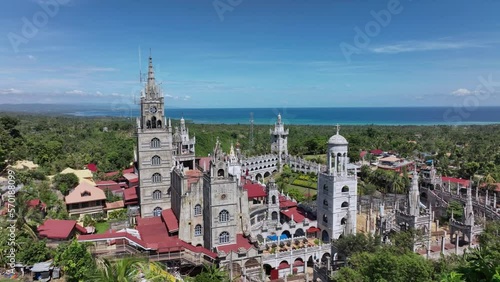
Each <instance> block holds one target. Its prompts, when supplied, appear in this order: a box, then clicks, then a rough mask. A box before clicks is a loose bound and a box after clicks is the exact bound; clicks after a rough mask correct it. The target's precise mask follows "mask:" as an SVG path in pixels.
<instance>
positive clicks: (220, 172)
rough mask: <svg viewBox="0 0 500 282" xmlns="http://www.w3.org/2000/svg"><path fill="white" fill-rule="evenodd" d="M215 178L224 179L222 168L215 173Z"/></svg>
mask: <svg viewBox="0 0 500 282" xmlns="http://www.w3.org/2000/svg"><path fill="white" fill-rule="evenodd" d="M217 176H218V177H224V170H223V169H222V168H221V169H219V170H218V171H217Z"/></svg>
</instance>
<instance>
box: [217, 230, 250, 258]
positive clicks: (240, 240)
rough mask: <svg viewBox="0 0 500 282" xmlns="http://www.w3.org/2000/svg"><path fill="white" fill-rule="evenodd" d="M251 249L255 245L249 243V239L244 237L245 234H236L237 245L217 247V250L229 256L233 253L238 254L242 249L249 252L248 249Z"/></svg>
mask: <svg viewBox="0 0 500 282" xmlns="http://www.w3.org/2000/svg"><path fill="white" fill-rule="evenodd" d="M251 247H253V245H252V244H251V243H250V242H249V241H248V239H247V238H245V237H244V236H243V234H236V244H231V245H225V246H219V247H217V250H219V251H223V252H225V253H226V254H228V253H229V252H231V251H233V252H238V250H239V249H240V248H243V249H245V250H246V251H248V249H250V248H251Z"/></svg>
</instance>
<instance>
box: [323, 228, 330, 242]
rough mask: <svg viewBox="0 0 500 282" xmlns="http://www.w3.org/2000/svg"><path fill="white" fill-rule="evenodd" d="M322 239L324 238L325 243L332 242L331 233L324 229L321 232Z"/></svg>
mask: <svg viewBox="0 0 500 282" xmlns="http://www.w3.org/2000/svg"><path fill="white" fill-rule="evenodd" d="M321 240H323V242H325V243H328V242H330V235H329V234H328V231H326V230H323V232H322V233H321Z"/></svg>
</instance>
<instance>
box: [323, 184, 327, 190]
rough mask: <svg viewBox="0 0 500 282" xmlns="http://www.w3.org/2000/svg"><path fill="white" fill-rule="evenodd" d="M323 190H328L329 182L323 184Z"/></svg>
mask: <svg viewBox="0 0 500 282" xmlns="http://www.w3.org/2000/svg"><path fill="white" fill-rule="evenodd" d="M323 191H325V192H328V184H324V185H323Z"/></svg>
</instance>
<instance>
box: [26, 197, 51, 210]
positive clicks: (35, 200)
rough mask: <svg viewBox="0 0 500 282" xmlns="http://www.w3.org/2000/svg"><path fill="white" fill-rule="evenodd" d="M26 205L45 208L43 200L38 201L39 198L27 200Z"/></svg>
mask: <svg viewBox="0 0 500 282" xmlns="http://www.w3.org/2000/svg"><path fill="white" fill-rule="evenodd" d="M27 205H28V207H30V208H36V207H38V206H40V207H41V208H43V209H45V208H47V205H46V204H45V203H44V202H42V201H40V199H33V200H29V201H28V203H27Z"/></svg>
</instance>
